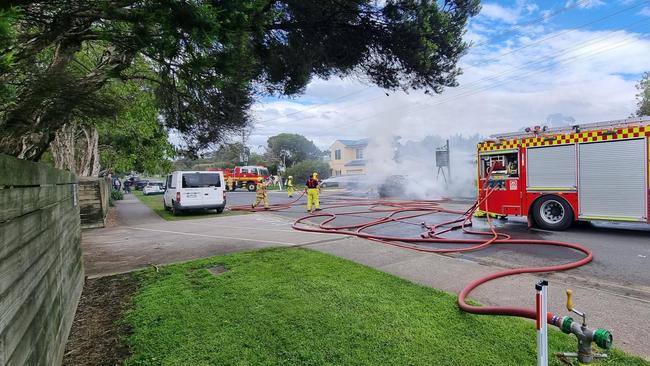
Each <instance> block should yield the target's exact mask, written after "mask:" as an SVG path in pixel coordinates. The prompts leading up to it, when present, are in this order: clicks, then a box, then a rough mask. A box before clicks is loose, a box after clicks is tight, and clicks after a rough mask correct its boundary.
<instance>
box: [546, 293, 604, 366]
mask: <svg viewBox="0 0 650 366" xmlns="http://www.w3.org/2000/svg"><path fill="white" fill-rule="evenodd" d="M566 295H567V302H566V308H567V310H569V311H571V312H573V313H575V314H577V315H578V316H580V317H582V324H580V323H579V322H577V321H574V320H573V318H571V317H570V316H564V317H561V318H560V317H554V318H553V324H554V325H555V326H557V327H558V328H560V329H561V330H562V332H564V333H566V334H570V333H572V334H574V335H575V336H576V338H578V352H560V353H557V354H556V355H557V356H561V357H566V358H569V357H570V358H577V359H578V365H590V364H591V363H592V362H593V360H594V359H601V358H607V354H604V353H595V352H593V350H592V348H591V343H592V342H593V343H596V345H597V346H598V347H600V348H602V349H610V348H611V347H612V342H613V337H612V334H611V333H610V332H609V331H608V330H606V329H603V328H598V329H596V330H593V329H589V328H588V327H587V316H586V314H585V313H584V312H582V311H579V310H577V309H576V308H574V307H573V291H571V290H566Z"/></svg>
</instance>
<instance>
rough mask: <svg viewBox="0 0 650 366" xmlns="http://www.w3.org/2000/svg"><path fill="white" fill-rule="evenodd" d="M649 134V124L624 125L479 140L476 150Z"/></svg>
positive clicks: (602, 139) (621, 138) (619, 138)
mask: <svg viewBox="0 0 650 366" xmlns="http://www.w3.org/2000/svg"><path fill="white" fill-rule="evenodd" d="M644 136H650V126H637V127H625V128H619V129H612V130H609V129H603V130H594V131H585V132H578V133H568V134H560V135H546V136H544V135H541V136H537V137H526V138H523V139H512V140H501V141H499V142H492V141H490V142H487V141H486V142H480V143H479V144H478V151H479V152H481V151H495V150H510V149H516V148H519V147H536V146H553V145H568V144H575V143H576V142H597V141H608V140H624V139H633V138H639V137H644Z"/></svg>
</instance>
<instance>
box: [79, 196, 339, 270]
mask: <svg viewBox="0 0 650 366" xmlns="http://www.w3.org/2000/svg"><path fill="white" fill-rule="evenodd" d="M116 206H117V217H118V223H119V225H118V226H116V227H112V228H103V229H91V230H84V231H83V234H82V246H83V252H84V264H85V269H86V275H87V276H89V277H99V276H105V275H110V274H116V273H123V272H128V271H132V270H135V269H138V268H144V267H148V266H151V265H158V264H166V263H174V262H179V261H186V260H191V259H197V258H203V257H209V256H213V255H219V254H225V253H231V252H235V251H242V250H252V249H258V248H265V247H277V246H295V245H305V244H313V243H317V242H320V241H321V240H326V241H331V240H341V239H342V238H340V237H333V236H330V235H326V234H312V233H299V232H296V231H294V230H293V229H291V226H290V223H291V220H290V219H287V218H283V217H278V216H273V217H271V216H269V215H266V214H263V213H259V214H249V215H235V216H224V217H216V218H205V219H196V220H181V221H165V220H163V219H162V218H160V216H158V215H157V214H156V213H154V212H153V211H152V210H151V209H149V208H148V207H147V206H145V205H144V204H142V203H141V202H140V201H139V200H138V199H137V198H135V197H134V196H133V195H126V196H125V199H124V200H123V201H117V202H116Z"/></svg>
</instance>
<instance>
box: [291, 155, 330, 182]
mask: <svg viewBox="0 0 650 366" xmlns="http://www.w3.org/2000/svg"><path fill="white" fill-rule="evenodd" d="M313 172H317V173H318V178H319V179H325V178H327V177H329V176H330V173H329V172H330V166H329V164H327V163H326V162H324V161H322V160H304V161H301V162H299V163H296V164H294V165H293V166H292V167H291V168H289V169H287V176H289V175H291V176H293V179H294V182H297V184H298V185H300V183H301V182H306V181H307V179H308V178H309V177H310V176H311V174H312V173H313Z"/></svg>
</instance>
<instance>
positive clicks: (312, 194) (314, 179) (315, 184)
mask: <svg viewBox="0 0 650 366" xmlns="http://www.w3.org/2000/svg"><path fill="white" fill-rule="evenodd" d="M305 186H306V187H305V191H307V212H314V211H313V210H312V203H313V205H314V208H315V209H316V211H320V202H319V201H318V192H319V191H320V182H319V181H318V173H316V172H314V173H313V174H312V175H311V178H309V179H308V180H307V183H306V184H305Z"/></svg>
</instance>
